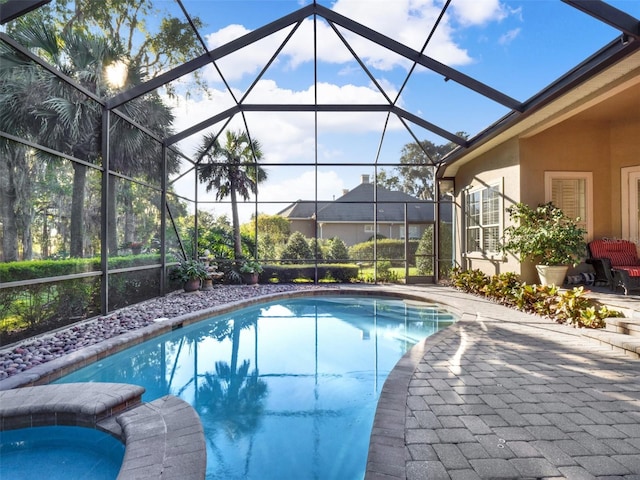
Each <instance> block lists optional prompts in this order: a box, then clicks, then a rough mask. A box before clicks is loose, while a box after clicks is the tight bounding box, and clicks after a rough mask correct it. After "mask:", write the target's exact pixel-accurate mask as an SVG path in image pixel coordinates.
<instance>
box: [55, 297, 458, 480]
mask: <svg viewBox="0 0 640 480" xmlns="http://www.w3.org/2000/svg"><path fill="white" fill-rule="evenodd" d="M454 320H455V319H454V317H453V316H452V315H451V314H450V313H448V312H445V311H443V310H442V309H440V308H438V307H437V306H434V305H426V304H420V303H417V302H405V301H403V300H401V299H393V298H377V297H346V296H328V297H312V298H297V299H288V300H280V301H278V302H274V303H266V304H261V305H257V306H253V307H249V308H245V309H242V310H238V311H235V312H233V313H229V314H225V315H221V316H218V317H215V318H213V319H211V320H206V321H202V322H198V323H196V324H193V325H190V326H188V327H185V328H181V329H178V330H175V331H173V332H171V333H168V334H165V335H163V336H160V337H157V338H154V339H151V340H149V341H147V342H145V343H143V344H140V345H138V346H135V347H132V348H130V349H128V350H125V351H122V352H120V353H118V354H115V355H113V356H111V357H108V358H106V359H104V360H102V361H100V362H98V363H96V364H93V365H90V366H88V367H85V368H83V369H81V370H78V371H76V372H74V373H72V374H71V375H68V376H66V377H64V378H62V379H60V380H58V381H57V382H56V383H64V382H83V381H105V382H106V381H108V382H124V383H133V384H138V385H142V386H143V387H145V388H146V393H145V395H144V397H143V400H145V401H151V400H155V399H156V398H159V397H161V396H163V395H166V394H169V393H170V394H173V395H176V396H178V397H180V398H182V399H183V400H185V401H187V402H189V403H190V404H191V405H192V406H193V407H194V408H195V409H196V411H197V412H198V414H199V415H200V418H201V420H202V423H203V426H204V430H205V439H206V442H207V478H208V479H252V478H255V479H265V480H269V479H287V478H296V479H299V478H321V479H341V480H342V479H359V478H363V476H364V471H365V466H366V457H367V452H368V444H369V435H370V432H371V425H372V422H373V417H374V414H375V408H376V403H377V399H378V396H379V393H380V389H381V388H382V384H383V382H384V379H385V378H386V377H387V375H388V373H389V372H390V371H391V369H392V368H393V366H394V365H395V364H396V362H397V361H398V360H399V359H400V357H402V355H403V354H404V353H405V352H406V351H407V350H408V349H410V348H411V347H412V346H413V345H415V344H416V343H417V342H419V341H420V340H421V339H423V338H425V337H427V336H429V335H431V334H432V333H434V332H436V331H437V330H438V329H440V328H442V327H445V326H447V325H450V324H451V323H452V322H453V321H454Z"/></svg>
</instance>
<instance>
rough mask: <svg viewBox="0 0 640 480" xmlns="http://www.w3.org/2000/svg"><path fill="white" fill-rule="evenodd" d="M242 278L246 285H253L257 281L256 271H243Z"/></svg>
mask: <svg viewBox="0 0 640 480" xmlns="http://www.w3.org/2000/svg"><path fill="white" fill-rule="evenodd" d="M242 280H243V281H244V283H246V284H247V285H255V284H256V283H258V274H257V273H243V274H242Z"/></svg>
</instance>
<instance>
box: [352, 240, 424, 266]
mask: <svg viewBox="0 0 640 480" xmlns="http://www.w3.org/2000/svg"><path fill="white" fill-rule="evenodd" d="M417 247H418V241H417V240H410V241H409V253H408V258H407V261H408V262H409V263H410V264H411V263H413V262H415V251H416V248H417ZM373 249H374V242H363V243H357V244H355V245H352V246H351V247H349V258H350V259H351V260H353V261H361V262H372V261H373V259H374V255H373ZM376 249H377V254H378V259H379V260H380V259H384V260H402V264H404V240H391V239H385V240H378V242H377V245H376Z"/></svg>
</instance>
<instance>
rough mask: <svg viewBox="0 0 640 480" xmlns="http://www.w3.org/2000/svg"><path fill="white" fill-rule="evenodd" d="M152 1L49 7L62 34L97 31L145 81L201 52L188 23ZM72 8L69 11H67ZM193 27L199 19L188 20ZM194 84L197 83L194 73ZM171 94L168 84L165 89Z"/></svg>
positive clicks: (78, 1)
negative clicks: (116, 46)
mask: <svg viewBox="0 0 640 480" xmlns="http://www.w3.org/2000/svg"><path fill="white" fill-rule="evenodd" d="M159 5H162V2H157V1H155V0H109V1H107V2H105V1H104V0H57V1H56V2H55V4H53V6H52V7H49V8H50V9H51V12H52V16H54V17H55V18H56V19H57V21H58V23H59V24H60V25H61V27H62V28H64V30H65V31H76V32H82V33H86V32H88V31H92V32H95V31H96V30H97V31H99V32H100V34H101V36H102V37H105V38H110V39H112V41H113V42H114V43H118V44H119V45H122V46H123V48H124V49H125V52H126V53H127V57H128V59H129V62H130V63H131V64H132V65H137V66H139V67H140V68H141V69H142V71H144V72H145V75H146V76H147V77H148V78H153V77H155V76H156V75H158V74H160V73H161V72H164V71H166V70H167V69H169V68H172V67H175V66H177V65H180V64H182V63H184V62H186V61H188V60H191V59H193V58H194V57H196V56H198V55H201V54H203V53H204V48H203V47H202V45H201V44H200V42H199V40H198V37H197V35H196V34H195V32H194V30H193V28H192V27H191V24H190V23H189V22H188V21H187V19H185V18H179V17H175V16H173V15H172V13H171V12H169V11H168V10H163V9H161V8H159ZM69 7H72V8H69ZM191 22H192V23H193V26H194V27H195V28H200V27H202V26H203V23H202V20H201V19H200V18H199V17H197V16H194V17H191ZM194 75H195V81H196V83H198V84H200V86H201V87H202V88H204V84H203V83H202V82H200V80H199V79H200V76H199V73H198V72H194ZM166 88H167V91H168V92H169V93H173V89H172V86H171V85H167V86H166Z"/></svg>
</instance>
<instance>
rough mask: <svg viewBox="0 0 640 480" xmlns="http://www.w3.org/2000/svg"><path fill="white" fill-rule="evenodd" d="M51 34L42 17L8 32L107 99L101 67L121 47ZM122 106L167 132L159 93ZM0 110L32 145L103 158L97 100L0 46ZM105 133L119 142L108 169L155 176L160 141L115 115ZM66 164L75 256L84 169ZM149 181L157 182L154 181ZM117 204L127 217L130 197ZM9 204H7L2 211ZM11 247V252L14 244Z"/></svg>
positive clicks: (131, 77)
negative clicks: (69, 172) (71, 173)
mask: <svg viewBox="0 0 640 480" xmlns="http://www.w3.org/2000/svg"><path fill="white" fill-rule="evenodd" d="M55 31H56V29H55V27H54V26H53V25H52V24H51V23H50V22H49V21H48V20H47V19H46V18H44V17H32V16H27V17H24V18H22V19H20V21H18V22H17V23H16V24H15V26H14V27H13V30H12V32H11V34H12V36H13V37H14V38H16V40H17V41H18V42H19V43H21V44H22V45H24V46H26V47H27V48H29V49H31V50H33V51H36V52H37V53H38V54H39V55H40V56H41V57H42V58H44V59H45V60H47V61H48V62H50V63H51V64H52V65H54V66H55V67H57V68H58V69H59V70H61V71H62V72H63V73H65V74H66V75H67V76H69V77H71V78H73V79H74V80H75V81H76V82H78V83H79V84H80V85H82V86H83V87H85V88H87V89H88V90H90V91H92V92H94V93H95V94H96V95H98V96H107V95H109V94H111V93H113V90H112V87H110V86H109V84H108V82H107V81H106V78H105V67H106V66H107V65H109V64H110V63H112V62H115V61H117V60H123V59H125V57H126V55H125V54H124V53H123V49H122V48H121V47H120V46H119V45H117V44H115V43H113V42H110V41H109V40H108V39H105V38H104V37H98V36H95V35H91V34H89V33H85V32H81V31H77V32H73V31H65V32H62V33H61V34H59V35H58V34H56V33H55ZM125 63H126V62H125ZM142 77H143V75H142V74H141V69H140V68H139V67H136V66H135V65H130V67H129V72H128V82H129V85H132V84H136V83H140V82H141V81H142V80H143V78H142ZM25 99H28V101H26V100H25ZM120 110H121V111H123V112H124V113H125V114H126V115H128V116H129V117H131V118H133V119H136V120H138V121H144V123H145V124H146V125H147V126H148V128H149V129H150V130H152V131H154V132H156V133H158V134H159V135H160V136H161V137H164V136H166V135H168V134H170V133H172V132H171V129H170V125H171V123H172V121H173V115H172V114H171V111H170V110H169V108H168V107H167V106H166V105H165V104H163V103H162V101H161V99H160V97H159V96H158V95H157V94H149V95H146V96H144V97H142V98H138V99H134V100H132V101H130V102H128V103H127V104H125V105H123V106H122V107H121V108H120ZM0 111H1V112H2V113H0V129H1V130H4V131H7V132H9V133H12V134H14V135H19V136H22V137H23V138H33V139H35V141H36V142H37V143H41V144H44V145H46V146H49V147H52V148H54V149H56V150H59V151H60V152H63V153H66V154H68V155H71V156H74V157H76V158H80V159H82V160H85V161H88V162H91V163H98V162H99V161H100V160H101V159H100V155H101V149H100V136H101V122H102V117H101V116H102V107H101V106H100V105H99V104H98V102H94V101H92V100H90V99H88V98H87V97H86V96H85V95H84V94H83V93H81V92H79V91H77V90H76V89H74V88H71V87H69V86H66V85H65V84H64V83H63V82H61V81H60V80H59V79H58V78H57V77H55V76H54V75H53V74H51V73H50V72H48V71H46V70H45V69H43V68H41V67H39V66H38V65H37V64H35V63H33V62H31V61H29V60H28V59H26V58H24V57H23V56H22V55H20V54H19V53H18V52H16V51H14V50H13V49H12V48H10V47H8V46H5V45H4V44H0ZM111 135H112V137H115V138H117V139H118V141H117V142H113V143H112V145H111V155H110V168H111V170H113V171H118V172H121V173H122V172H124V173H125V174H126V175H128V176H132V177H133V176H138V175H144V176H146V177H147V178H148V177H150V176H152V175H154V174H155V175H156V176H157V175H159V174H160V173H161V170H160V165H161V164H162V162H161V158H160V155H159V151H160V148H159V145H158V144H157V143H156V142H154V141H153V140H151V138H150V137H149V136H148V135H147V134H146V133H144V132H142V131H141V130H139V129H138V128H136V127H134V126H132V125H130V124H129V123H127V122H126V121H124V120H123V119H121V118H120V117H118V116H114V117H113V123H112V125H111ZM52 158H53V157H52ZM177 164H178V162H177V156H176V155H175V154H173V153H170V158H169V162H168V168H169V170H170V171H175V170H176V169H177ZM72 166H73V170H74V176H73V191H72V199H71V204H72V205H71V215H70V217H71V225H70V236H71V241H70V254H71V256H75V257H80V256H82V255H83V250H84V235H85V234H84V230H85V214H84V210H85V203H86V202H85V193H86V178H87V170H88V167H86V166H85V165H83V164H81V163H76V162H73V163H72ZM118 178H119V177H117V176H114V175H109V186H110V189H111V192H113V195H111V196H110V197H109V198H110V200H111V201H110V204H109V206H108V208H107V211H108V212H109V217H108V222H109V226H110V229H109V233H110V234H109V239H108V244H109V245H108V246H109V251H110V253H116V251H117V231H116V218H117V213H116V194H115V192H116V182H117V179H118ZM155 181H156V183H159V181H158V180H157V178H156V179H155ZM4 183H7V182H3V185H0V187H2V188H1V189H0V193H3V195H2V196H3V197H6V196H7V195H6V194H5V193H6V192H9V191H10V190H9V188H10V185H4ZM127 187H130V184H129V182H125V185H124V190H125V192H124V194H125V195H126V194H127V192H126V190H127ZM122 203H123V205H125V208H128V211H125V216H129V217H130V216H131V211H130V210H131V208H132V207H131V204H132V202H126V201H125V202H122ZM158 208H160V205H158ZM7 209H8V207H7V208H5V210H7ZM3 213H4V212H3ZM3 216H6V215H3ZM13 243H15V242H13ZM9 251H11V252H12V251H13V249H9Z"/></svg>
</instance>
